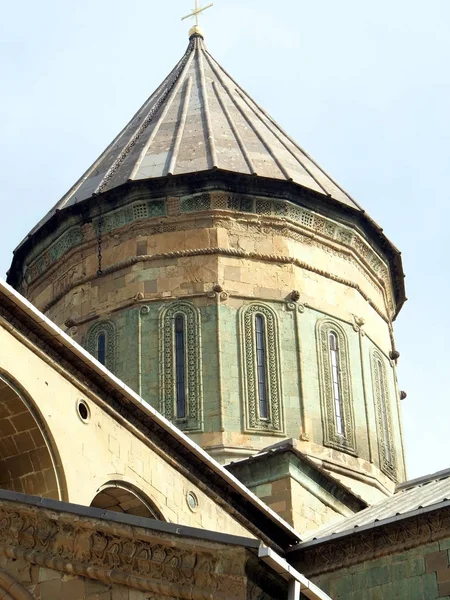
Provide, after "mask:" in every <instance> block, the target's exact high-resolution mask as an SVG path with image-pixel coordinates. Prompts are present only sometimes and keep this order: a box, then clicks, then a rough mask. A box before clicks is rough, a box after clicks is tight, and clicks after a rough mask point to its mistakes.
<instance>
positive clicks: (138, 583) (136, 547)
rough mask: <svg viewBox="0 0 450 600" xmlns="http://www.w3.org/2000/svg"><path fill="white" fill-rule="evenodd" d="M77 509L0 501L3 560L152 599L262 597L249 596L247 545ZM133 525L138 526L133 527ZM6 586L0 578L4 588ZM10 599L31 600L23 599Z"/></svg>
mask: <svg viewBox="0 0 450 600" xmlns="http://www.w3.org/2000/svg"><path fill="white" fill-rule="evenodd" d="M36 500H37V499H36ZM73 508H74V507H71V512H70V513H69V512H59V511H58V512H57V511H53V510H49V509H48V508H42V507H39V506H37V505H33V504H31V505H30V504H28V503H27V504H22V503H21V502H15V501H8V500H3V499H2V500H0V555H3V556H7V557H8V558H10V559H21V560H25V561H27V562H29V563H31V564H35V565H39V566H43V567H47V568H50V569H54V570H56V571H59V572H62V573H68V574H71V575H79V576H81V577H85V578H87V579H94V580H99V581H102V582H105V583H108V584H111V583H113V584H114V583H115V584H118V585H123V586H126V587H129V588H134V589H137V590H142V591H148V592H150V593H151V594H154V595H155V597H157V598H172V599H173V598H180V599H181V598H190V599H193V600H206V599H208V598H214V599H215V600H238V599H240V598H259V597H260V596H259V595H257V594H256V593H255V595H252V594H251V595H250V596H249V595H248V590H249V589H250V588H251V587H253V586H254V583H255V580H254V579H253V581H251V580H250V577H249V575H248V573H249V572H251V571H252V570H254V569H255V566H258V565H255V564H254V562H255V558H254V556H253V554H251V553H250V552H249V551H248V550H247V548H246V547H245V546H244V545H243V544H242V539H240V541H241V544H238V543H236V544H230V545H227V544H225V543H221V542H220V540H219V541H217V542H214V541H209V540H205V539H202V538H201V537H200V536H199V535H198V532H197V534H196V535H193V537H190V536H189V535H188V534H189V532H188V534H187V535H185V536H183V537H182V536H177V535H176V534H175V532H168V531H165V530H164V526H166V528H169V527H170V525H167V524H164V526H160V527H158V526H157V522H154V523H155V529H149V528H147V527H151V524H152V521H149V520H147V519H139V518H129V520H130V524H127V523H124V522H121V521H119V522H118V518H115V519H114V521H106V520H103V519H101V520H100V519H97V518H95V516H93V517H89V516H84V515H83V516H82V515H80V514H78V513H77V511H75V510H73ZM80 510H81V511H82V513H86V512H87V511H89V510H91V511H92V512H93V513H96V512H100V511H96V510H92V509H80ZM133 519H134V520H135V521H136V523H131V521H132V520H133ZM174 529H175V528H174ZM210 536H211V534H210ZM219 537H220V536H219ZM235 539H236V538H235ZM247 541H248V542H252V540H247ZM252 563H253V564H252ZM249 567H250V568H249ZM266 577H267V580H268V581H267V584H268V586H269V588H270V587H279V588H280V587H281V589H282V587H283V584H282V583H281V582H277V579H276V577H274V576H272V575H270V574H267V575H266ZM3 580H4V578H3V579H2V574H1V572H0V585H1V583H2V581H3ZM280 583H281V584H280ZM256 587H259V586H256ZM257 591H258V590H255V592H257ZM279 591H280V590H279ZM258 593H261V589H259V591H258ZM12 597H13V598H16V599H17V600H29V596H27V595H26V594H25V593H24V594H22V595H16V596H12ZM264 597H266V596H264ZM275 597H278V596H275V595H274V596H272V595H270V596H267V598H268V599H269V600H270V599H272V598H275Z"/></svg>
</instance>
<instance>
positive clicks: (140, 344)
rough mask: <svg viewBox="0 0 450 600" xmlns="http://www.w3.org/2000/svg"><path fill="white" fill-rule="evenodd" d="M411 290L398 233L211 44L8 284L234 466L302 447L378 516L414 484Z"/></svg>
mask: <svg viewBox="0 0 450 600" xmlns="http://www.w3.org/2000/svg"><path fill="white" fill-rule="evenodd" d="M403 278H404V276H403V270H402V262H401V256H400V252H399V251H398V250H397V249H396V248H395V246H393V244H392V243H391V242H390V241H389V240H388V239H387V237H386V236H385V235H384V233H383V231H382V229H381V228H380V227H379V226H378V225H377V224H376V223H375V222H374V221H373V220H372V219H371V218H370V217H369V216H368V215H367V213H365V211H364V210H362V209H361V208H360V206H359V205H358V204H357V203H356V202H355V201H354V200H353V199H352V198H351V197H350V196H349V195H348V194H347V193H346V192H345V191H344V190H342V188H340V187H339V186H338V185H337V184H336V183H335V182H334V181H333V180H332V179H331V178H330V177H329V176H328V175H327V174H326V173H325V171H323V170H322V169H321V168H320V167H319V166H318V165H317V164H316V163H315V162H314V161H313V160H312V159H311V158H310V157H309V156H308V154H307V153H306V152H304V151H303V150H302V149H301V148H300V147H299V146H298V145H297V144H296V142H294V140H293V139H292V138H290V137H289V136H288V135H287V134H286V133H285V132H284V131H283V130H282V129H281V128H280V127H279V126H278V125H277V124H276V122H275V121H274V120H273V119H272V118H271V117H270V116H269V115H268V114H267V113H266V112H265V111H264V110H263V109H262V108H261V107H260V106H259V105H258V104H256V102H255V101H254V100H253V99H252V98H250V97H249V96H248V94H246V92H245V91H244V90H243V89H242V88H241V87H240V86H239V85H238V84H237V83H236V82H235V81H234V80H233V79H232V78H231V77H230V75H228V74H227V72H226V71H225V70H224V69H223V68H222V67H221V66H220V65H219V64H218V63H217V61H216V60H215V59H214V58H213V57H212V56H211V54H210V53H209V52H208V50H207V49H206V46H205V43H204V39H203V36H202V35H200V34H199V32H198V31H197V30H194V33H193V34H192V35H191V37H190V40H189V45H188V48H187V51H186V52H185V54H184V56H183V57H182V59H181V60H180V62H179V63H178V64H177V65H176V67H175V68H174V69H173V70H172V72H171V73H170V74H169V75H168V77H167V78H166V79H165V80H164V82H163V83H162V84H161V85H160V86H159V87H158V89H157V90H156V91H155V92H154V93H153V94H152V96H150V98H149V99H148V100H147V101H146V102H145V103H144V105H143V106H142V108H140V109H139V111H138V112H137V113H136V115H135V116H134V117H133V119H132V120H131V121H130V123H129V124H128V125H126V127H125V128H124V129H123V130H122V132H121V133H120V134H119V135H118V136H117V137H116V139H115V140H114V141H113V142H112V143H111V144H110V145H109V146H108V148H107V149H106V150H105V151H104V152H103V154H102V155H101V156H100V157H99V158H98V159H97V160H96V161H95V163H94V164H93V165H92V166H91V167H90V168H89V169H88V170H87V171H86V173H85V174H84V175H83V176H82V177H81V178H80V180H79V181H78V182H77V183H76V184H75V185H74V186H73V187H72V188H71V189H70V190H69V191H68V193H67V194H66V195H65V196H64V197H63V198H62V199H61V200H60V202H58V203H57V204H56V206H54V208H53V209H52V210H51V211H50V212H49V213H48V214H47V215H46V216H45V217H44V219H42V221H41V222H40V223H38V224H37V226H36V227H35V228H34V229H33V230H32V231H31V233H30V234H29V236H28V237H27V238H26V239H25V240H24V241H23V242H22V243H21V245H20V246H19V247H18V248H17V250H16V252H15V254H14V259H13V263H12V266H11V270H10V273H9V281H10V283H12V285H14V286H15V287H16V288H18V289H19V290H20V291H21V292H22V293H23V294H24V295H25V296H26V297H27V298H28V299H29V300H30V301H31V302H33V303H34V304H35V305H36V306H37V307H38V308H39V309H40V310H41V311H43V312H44V313H45V314H46V316H47V317H48V318H49V319H51V320H53V321H54V322H55V323H57V324H58V325H59V326H60V327H63V328H65V330H66V331H67V332H68V333H69V334H70V335H72V336H73V338H74V339H75V340H76V341H78V342H79V343H81V344H82V345H83V346H84V347H85V348H86V349H87V350H88V351H89V352H90V353H91V354H93V355H94V356H95V357H96V358H97V359H98V360H99V361H100V362H102V364H104V365H105V366H106V367H107V368H108V369H109V370H110V371H112V372H114V373H115V375H117V377H119V378H120V379H121V380H122V381H124V382H125V383H127V384H128V385H130V386H131V387H132V388H133V389H134V390H136V392H137V393H138V394H139V395H140V396H141V397H142V398H144V400H146V401H148V402H149V403H151V404H152V405H153V406H154V407H155V408H156V409H157V410H159V412H161V413H162V414H163V415H164V416H165V417H166V418H167V419H168V420H169V421H171V422H172V423H174V424H175V425H176V426H177V427H178V428H180V429H182V430H183V431H184V432H186V433H187V434H188V435H190V436H191V437H192V438H193V439H194V440H195V441H196V442H198V443H199V444H200V445H201V446H202V447H203V448H204V449H205V450H206V451H208V452H209V453H210V454H211V455H213V456H215V457H216V458H217V460H219V461H220V462H222V463H229V462H230V461H232V460H236V459H244V458H248V457H253V456H255V455H257V454H258V453H260V452H261V451H264V450H265V449H266V448H267V447H269V446H271V445H274V444H277V443H279V442H280V441H283V440H285V441H286V440H288V439H293V440H296V446H295V450H296V452H297V451H298V452H300V453H303V454H305V455H307V456H309V457H310V458H311V457H312V458H313V459H314V460H315V461H316V462H317V463H320V464H321V465H322V468H323V469H324V470H327V471H332V473H333V477H334V478H340V481H341V483H342V484H343V485H344V486H347V487H349V488H351V489H352V490H353V492H354V493H356V494H357V495H358V496H361V497H364V498H365V500H367V501H369V502H370V501H372V500H376V499H378V498H379V496H380V495H383V494H385V493H389V490H392V486H393V485H394V482H395V481H396V480H402V479H403V478H404V473H405V470H404V460H403V446H402V432H401V427H400V412H399V406H398V401H399V392H398V387H397V378H396V371H395V366H396V365H395V360H396V357H397V356H398V353H397V352H396V349H395V343H394V337H393V320H394V319H395V317H396V315H397V313H398V311H399V310H400V308H401V306H402V304H403V302H404V300H405V290H404V279H403ZM263 460H264V459H263ZM305 468H306V467H305ZM355 474H358V475H355ZM360 474H362V475H360ZM327 477H328V475H327V476H326V477H325V479H326V478H327Z"/></svg>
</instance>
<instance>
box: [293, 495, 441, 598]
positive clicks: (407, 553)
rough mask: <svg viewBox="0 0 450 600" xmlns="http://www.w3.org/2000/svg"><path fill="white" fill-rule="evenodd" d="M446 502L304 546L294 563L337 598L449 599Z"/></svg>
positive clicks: (297, 552)
mask: <svg viewBox="0 0 450 600" xmlns="http://www.w3.org/2000/svg"><path fill="white" fill-rule="evenodd" d="M449 515H450V511H449V507H448V502H446V503H445V504H442V506H441V507H440V506H438V505H435V507H434V508H433V509H429V510H418V511H415V512H414V513H413V512H411V513H410V514H406V515H404V516H403V517H399V518H398V519H395V518H394V519H389V520H386V521H385V522H382V523H380V524H374V525H373V526H371V527H365V528H361V529H362V530H361V531H356V532H355V531H347V532H346V533H345V534H344V535H335V536H332V537H331V538H328V539H322V540H320V539H318V540H315V541H313V542H306V543H304V544H300V546H299V547H298V549H297V550H295V551H294V552H293V553H292V562H293V563H294V564H295V565H296V567H297V568H300V569H302V571H303V572H305V574H306V575H307V576H309V577H311V579H312V580H313V581H314V582H315V583H316V584H317V585H319V586H320V587H321V589H323V590H324V591H325V592H326V593H328V594H329V595H330V596H331V597H332V598H333V599H335V600H360V599H361V600H362V599H363V598H364V600H365V599H367V600H378V599H382V598H383V599H385V598H387V599H392V600H395V599H397V598H398V599H403V598H408V600H409V599H411V600H433V599H435V598H446V599H447V598H449V597H450V584H449V580H450V576H449V573H450V565H449V562H450V561H449V549H450V529H449Z"/></svg>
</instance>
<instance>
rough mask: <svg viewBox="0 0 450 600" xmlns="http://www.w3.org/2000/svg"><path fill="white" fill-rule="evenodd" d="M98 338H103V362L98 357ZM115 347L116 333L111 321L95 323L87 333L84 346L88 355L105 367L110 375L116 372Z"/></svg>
mask: <svg viewBox="0 0 450 600" xmlns="http://www.w3.org/2000/svg"><path fill="white" fill-rule="evenodd" d="M100 336H104V340H105V347H104V353H105V357H104V361H103V362H102V361H101V360H100V357H99V340H100ZM116 345H117V333H116V326H115V324H114V323H113V322H112V321H99V322H98V323H95V325H93V326H92V327H91V328H90V329H89V330H88V332H87V334H86V338H85V343H84V346H85V348H86V350H87V351H88V352H89V354H92V356H93V357H94V358H95V359H97V360H98V361H99V362H100V364H102V365H103V366H104V367H106V368H107V369H108V370H109V371H111V373H114V372H115V370H116Z"/></svg>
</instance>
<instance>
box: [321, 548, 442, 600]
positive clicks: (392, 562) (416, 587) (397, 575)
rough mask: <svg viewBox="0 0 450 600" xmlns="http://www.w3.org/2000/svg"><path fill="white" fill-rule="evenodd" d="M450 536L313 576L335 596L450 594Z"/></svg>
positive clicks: (424, 597)
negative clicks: (402, 551)
mask: <svg viewBox="0 0 450 600" xmlns="http://www.w3.org/2000/svg"><path fill="white" fill-rule="evenodd" d="M449 552H450V539H449V538H448V539H445V540H442V541H440V542H433V543H431V544H427V545H424V546H419V547H418V548H415V549H413V550H409V551H408V552H404V553H397V554H392V555H389V556H384V557H382V558H378V559H376V560H371V561H366V562H363V563H361V564H359V565H355V566H353V567H350V568H348V569H340V570H339V571H335V572H332V573H327V574H326V575H321V576H318V577H316V578H314V583H316V584H317V585H318V586H319V587H321V588H322V589H323V590H324V591H325V592H326V593H328V594H329V595H330V596H331V597H332V598H333V599H334V600H381V599H382V600H434V599H439V600H443V599H447V600H448V599H449V598H450V556H449Z"/></svg>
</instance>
